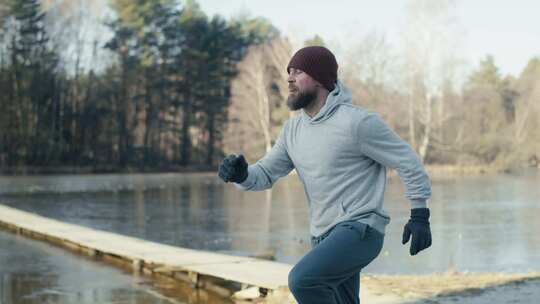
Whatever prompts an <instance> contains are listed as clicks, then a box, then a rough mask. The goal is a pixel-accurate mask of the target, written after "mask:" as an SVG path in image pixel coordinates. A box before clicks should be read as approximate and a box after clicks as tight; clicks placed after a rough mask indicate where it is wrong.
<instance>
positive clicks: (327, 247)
mask: <svg viewBox="0 0 540 304" xmlns="http://www.w3.org/2000/svg"><path fill="white" fill-rule="evenodd" d="M383 241H384V235H383V234H381V233H380V232H378V231H377V230H375V229H373V228H371V227H370V226H368V225H366V224H363V223H360V222H355V221H347V222H342V223H340V224H338V225H336V226H335V227H334V228H332V229H331V230H330V231H328V232H327V233H325V234H324V235H322V236H320V237H316V238H315V237H312V239H311V244H312V247H313V248H312V249H311V251H309V252H308V253H307V254H306V255H305V256H304V257H303V258H302V259H301V260H300V261H299V262H298V263H297V264H296V265H295V266H294V267H293V269H292V270H291V272H290V273H289V289H290V290H291V292H292V293H293V295H294V297H295V298H296V301H298V303H299V304H318V303H320V304H334V303H335V304H349V303H350V304H358V303H360V297H359V292H360V271H361V270H362V268H364V267H365V266H366V265H368V264H369V263H370V262H371V261H373V260H374V259H375V258H376V257H377V256H378V255H379V253H380V251H381V249H382V245H383Z"/></svg>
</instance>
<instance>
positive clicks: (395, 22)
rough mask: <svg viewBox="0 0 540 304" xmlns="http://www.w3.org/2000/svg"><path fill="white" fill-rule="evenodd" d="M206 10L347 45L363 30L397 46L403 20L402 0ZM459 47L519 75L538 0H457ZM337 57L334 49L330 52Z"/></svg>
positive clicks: (535, 45) (536, 43) (539, 40)
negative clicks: (261, 19) (258, 20)
mask: <svg viewBox="0 0 540 304" xmlns="http://www.w3.org/2000/svg"><path fill="white" fill-rule="evenodd" d="M197 2H198V3H199V4H200V6H201V8H202V10H203V11H205V12H206V13H207V14H208V15H209V16H213V15H215V14H220V15H222V16H224V17H227V18H229V17H232V16H235V15H238V14H240V13H249V14H250V15H252V16H261V17H265V18H267V19H269V20H270V21H271V22H272V24H274V26H276V27H277V28H278V29H279V30H280V31H281V32H282V33H283V34H284V35H285V36H287V37H289V38H291V40H292V41H293V42H296V44H295V45H296V46H297V47H299V46H301V45H300V44H299V43H301V41H304V40H305V39H307V38H310V37H313V36H314V35H315V34H319V35H320V36H321V37H322V38H323V40H324V41H325V42H327V45H328V46H329V47H333V46H334V47H336V48H337V49H342V50H343V49H345V50H346V49H347V47H350V46H352V45H354V43H355V42H358V41H360V40H361V39H362V37H364V36H365V35H366V34H367V33H369V32H373V31H375V32H377V33H380V34H384V35H385V37H386V39H387V41H388V42H389V43H390V44H391V45H392V46H396V47H398V46H399V44H400V37H401V35H402V32H403V30H402V29H403V28H404V24H405V22H406V9H405V8H406V4H407V1H406V0H377V1H375V0H333V1H328V0H294V1H290V0H272V1H268V0H227V1H223V0H198V1H197ZM455 3H456V11H455V12H456V13H455V22H456V24H457V28H459V37H460V39H459V48H458V49H459V52H460V55H461V56H462V57H463V59H464V60H465V62H466V64H467V65H468V66H469V67H471V68H474V67H475V66H477V65H478V63H479V62H480V60H481V59H482V58H484V57H485V56H486V55H487V54H490V55H493V56H494V58H495V63H496V65H497V66H498V67H499V69H500V71H501V73H503V74H512V75H514V76H519V73H520V72H521V71H522V70H523V68H524V67H525V66H526V64H527V62H528V61H529V59H531V58H533V57H534V56H540V17H539V16H540V14H539V13H538V12H540V1H538V0H512V1H510V0H457V1H456V2H455ZM336 55H337V56H338V61H339V51H338V52H337V53H336Z"/></svg>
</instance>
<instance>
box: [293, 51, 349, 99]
mask: <svg viewBox="0 0 540 304" xmlns="http://www.w3.org/2000/svg"><path fill="white" fill-rule="evenodd" d="M290 68H295V69H299V70H302V71H304V72H306V73H307V74H308V75H309V76H311V77H312V78H313V79H315V80H317V81H318V82H320V83H321V84H322V85H323V86H324V87H325V88H327V89H328V91H332V90H334V85H335V83H336V80H337V70H338V64H337V61H336V57H334V54H332V52H330V50H328V49H327V48H325V47H322V46H307V47H304V48H301V49H300V50H298V51H297V52H296V53H295V54H294V55H293V56H292V58H291V61H290V62H289V64H288V65H287V73H289V69H290Z"/></svg>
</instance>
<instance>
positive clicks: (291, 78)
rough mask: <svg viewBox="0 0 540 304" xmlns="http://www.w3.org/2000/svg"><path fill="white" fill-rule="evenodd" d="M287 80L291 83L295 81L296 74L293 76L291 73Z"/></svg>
mask: <svg viewBox="0 0 540 304" xmlns="http://www.w3.org/2000/svg"><path fill="white" fill-rule="evenodd" d="M287 82H289V83H290V82H294V76H293V74H292V73H291V74H289V76H288V77H287Z"/></svg>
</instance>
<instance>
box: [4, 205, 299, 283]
mask: <svg viewBox="0 0 540 304" xmlns="http://www.w3.org/2000/svg"><path fill="white" fill-rule="evenodd" d="M0 223H3V224H4V225H11V226H14V227H17V228H18V230H20V229H24V230H26V231H28V232H31V233H32V234H37V235H39V236H45V237H48V238H52V239H59V240H62V241H65V242H70V243H74V244H76V245H77V246H80V247H83V248H86V249H89V252H91V253H93V254H97V253H101V254H107V255H113V256H118V257H121V258H123V259H127V260H130V261H131V262H136V263H138V265H139V266H140V265H141V264H148V265H159V266H160V268H161V271H163V269H166V268H170V269H172V270H177V271H182V270H185V272H187V273H188V274H189V275H190V276H194V274H201V275H205V276H210V277H214V278H217V279H223V280H227V281H233V282H238V283H241V284H247V285H252V286H257V287H262V288H266V289H272V290H273V289H277V288H280V287H286V286H287V276H288V273H289V271H290V269H291V267H292V266H291V265H288V264H283V263H278V262H273V261H265V260H260V259H255V258H249V257H238V256H232V255H226V254H219V253H214V252H207V251H200V250H192V249H186V248H180V247H175V246H170V245H165V244H159V243H155V242H150V241H145V240H141V239H137V238H133V237H129V236H124V235H119V234H115V233H111V232H106V231H100V230H95V229H91V228H87V227H82V226H78V225H74V224H69V223H64V222H61V221H57V220H54V219H49V218H45V217H42V216H39V215H36V214H33V213H29V212H25V211H21V210H18V209H14V208H10V207H7V206H4V205H0ZM66 247H68V246H66Z"/></svg>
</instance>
